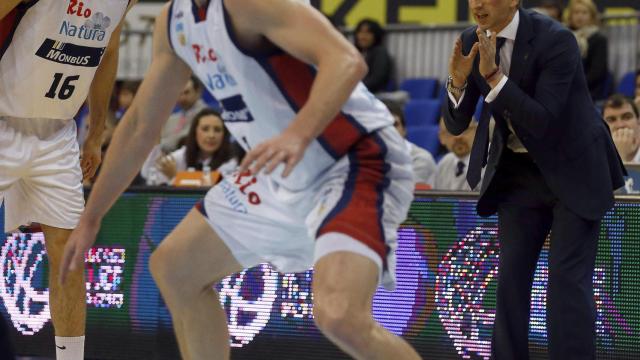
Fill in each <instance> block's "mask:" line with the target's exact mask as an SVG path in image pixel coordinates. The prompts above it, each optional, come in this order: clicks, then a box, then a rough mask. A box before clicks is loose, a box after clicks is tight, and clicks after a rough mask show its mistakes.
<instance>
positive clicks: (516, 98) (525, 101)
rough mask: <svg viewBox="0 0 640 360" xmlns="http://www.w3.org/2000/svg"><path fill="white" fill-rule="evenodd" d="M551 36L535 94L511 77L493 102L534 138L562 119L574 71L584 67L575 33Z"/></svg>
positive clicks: (494, 107)
mask: <svg viewBox="0 0 640 360" xmlns="http://www.w3.org/2000/svg"><path fill="white" fill-rule="evenodd" d="M551 38H552V39H553V41H549V44H548V46H547V47H546V48H545V50H544V51H543V53H544V55H542V56H543V58H541V59H540V60H539V61H540V65H539V68H540V71H539V73H538V76H537V82H536V86H535V91H534V96H533V97H531V96H529V95H528V94H527V93H525V92H524V91H523V90H522V89H520V87H519V86H518V84H516V83H515V82H513V81H512V80H511V79H509V80H508V81H507V83H506V84H505V86H504V87H503V88H502V90H501V91H500V93H499V94H498V96H497V97H496V99H495V100H494V101H493V103H492V106H493V110H494V112H498V113H500V114H506V115H508V117H509V118H510V119H511V120H512V121H513V122H514V123H517V124H518V125H520V126H521V127H522V128H524V129H525V130H526V131H527V132H529V133H530V134H531V135H532V136H534V137H535V138H542V137H543V136H544V135H545V134H546V132H547V129H548V127H550V126H554V124H559V123H560V120H561V119H560V114H561V113H562V111H563V108H564V107H565V106H567V99H568V97H569V92H570V91H571V88H572V86H573V84H572V82H573V79H574V76H575V73H576V71H579V70H580V71H581V67H580V66H579V64H580V62H581V61H582V58H581V57H580V51H579V50H578V43H577V42H576V39H575V37H574V36H573V34H571V33H570V32H569V31H568V30H565V31H558V32H557V33H555V34H553V36H552V37H551Z"/></svg>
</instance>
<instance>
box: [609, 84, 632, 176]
mask: <svg viewBox="0 0 640 360" xmlns="http://www.w3.org/2000/svg"><path fill="white" fill-rule="evenodd" d="M602 116H603V117H604V120H605V121H606V122H607V125H609V129H611V135H612V136H613V142H614V143H615V144H616V149H618V153H619V154H620V157H621V158H622V161H624V162H626V163H636V164H640V116H639V115H638V107H637V106H636V104H635V103H634V102H633V101H632V100H631V99H630V98H627V97H626V96H624V95H622V94H615V95H612V96H611V97H609V98H608V99H607V101H606V102H605V103H604V107H603V109H602Z"/></svg>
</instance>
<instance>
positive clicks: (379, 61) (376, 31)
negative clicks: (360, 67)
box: [355, 19, 393, 93]
mask: <svg viewBox="0 0 640 360" xmlns="http://www.w3.org/2000/svg"><path fill="white" fill-rule="evenodd" d="M383 40H384V29H383V28H382V26H380V24H379V23H378V22H376V21H375V20H371V19H364V20H361V21H360V22H359V23H358V25H357V26H356V29H355V46H356V48H357V49H358V50H359V51H360V53H361V54H362V56H363V57H364V59H365V61H366V62H367V66H369V72H368V73H367V75H366V76H365V77H364V79H363V80H362V82H363V83H364V84H365V85H366V86H367V88H368V89H369V91H371V92H372V93H377V92H381V91H385V89H386V88H387V85H388V84H389V82H390V81H391V74H392V68H393V61H392V60H391V55H389V52H388V51H387V48H386V47H385V46H384V43H383Z"/></svg>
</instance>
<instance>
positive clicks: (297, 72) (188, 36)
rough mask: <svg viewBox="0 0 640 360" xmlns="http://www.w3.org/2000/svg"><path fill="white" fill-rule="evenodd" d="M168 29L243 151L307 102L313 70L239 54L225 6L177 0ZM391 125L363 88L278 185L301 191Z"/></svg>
mask: <svg viewBox="0 0 640 360" xmlns="http://www.w3.org/2000/svg"><path fill="white" fill-rule="evenodd" d="M168 30H169V41H170V43H171V46H172V47H173V49H174V51H175V52H176V54H177V55H178V56H179V57H180V58H181V59H182V60H184V62H185V63H186V64H188V65H189V66H190V67H191V69H192V70H193V73H194V74H195V75H196V76H197V77H198V78H199V79H200V80H201V81H202V82H203V84H204V85H205V87H206V88H207V89H208V90H209V91H210V92H211V93H212V94H213V96H214V97H215V98H216V99H218V101H220V104H221V106H222V108H223V114H222V117H223V120H224V122H225V125H226V126H227V128H228V129H229V131H230V132H231V134H233V136H234V137H235V138H236V139H238V141H239V142H240V144H241V145H242V146H243V147H244V148H245V149H246V150H248V149H250V148H252V147H255V146H256V145H258V144H260V143H262V142H264V141H265V140H267V139H269V138H272V137H274V136H276V135H278V134H280V133H281V132H282V131H283V130H285V129H286V128H287V126H288V125H289V123H291V121H292V120H293V119H294V117H295V116H296V114H297V112H298V111H299V110H300V108H302V106H303V105H304V104H305V102H306V101H307V99H308V97H309V93H310V92H311V86H312V84H313V81H314V78H315V74H316V70H315V69H314V68H313V67H312V66H309V65H308V64H305V63H303V62H302V61H300V60H298V59H296V58H294V57H293V56H291V55H289V54H287V53H285V52H284V51H283V50H280V49H276V50H274V51H271V52H269V53H256V52H253V51H250V50H248V49H244V48H242V47H241V45H239V44H238V43H237V41H236V40H235V35H234V33H233V28H232V25H231V23H230V19H229V14H228V13H227V12H226V9H225V8H224V4H223V1H222V0H211V1H210V2H209V4H208V7H206V8H198V7H196V5H194V3H193V2H192V1H190V0H174V1H173V2H172V4H171V10H170V13H169V23H168ZM391 125H393V118H392V117H391V115H390V113H389V112H388V110H387V109H386V107H385V106H384V104H382V103H381V102H380V101H379V100H378V99H376V98H375V97H374V96H373V95H372V94H371V93H370V92H369V91H368V90H367V88H366V87H365V86H364V85H363V84H361V83H360V84H358V86H357V87H356V89H355V90H354V91H353V93H352V94H351V96H350V98H349V100H348V101H347V102H346V104H345V105H344V107H343V108H342V111H341V112H340V113H339V114H338V115H337V116H336V118H335V119H334V120H333V121H332V122H331V124H330V125H329V126H328V127H327V129H326V130H325V131H324V133H323V134H321V135H320V136H319V137H318V138H317V139H316V141H314V142H312V143H311V145H310V146H309V148H307V151H306V153H305V156H304V158H303V159H302V161H301V162H300V163H299V164H298V165H297V166H296V168H295V170H294V172H293V173H292V174H291V175H290V176H289V177H288V178H287V179H279V178H278V176H277V175H276V177H275V180H276V181H277V182H278V183H281V184H283V185H285V187H287V188H288V189H292V190H295V189H302V188H304V187H306V186H308V185H309V184H310V183H311V182H313V181H314V180H315V179H316V178H317V177H318V175H319V174H321V173H322V172H323V171H325V170H326V169H327V168H328V167H329V166H331V165H332V164H334V163H335V161H336V160H337V159H339V158H340V157H342V156H344V155H345V154H347V152H348V151H349V149H350V148H351V146H352V145H353V144H355V143H356V142H357V141H358V140H360V139H361V138H362V137H363V136H366V135H367V134H369V133H371V132H373V131H376V130H378V129H380V128H383V127H386V126H391ZM274 173H276V174H279V173H280V171H278V170H276V171H275V172H274Z"/></svg>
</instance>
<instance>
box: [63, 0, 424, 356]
mask: <svg viewBox="0 0 640 360" xmlns="http://www.w3.org/2000/svg"><path fill="white" fill-rule="evenodd" d="M366 71H367V69H366V65H365V64H364V62H363V60H362V59H361V57H360V55H359V54H358V52H357V50H356V49H355V48H353V47H352V46H351V45H350V44H349V43H348V42H347V41H346V40H345V39H344V37H342V35H341V34H339V33H338V32H337V31H335V30H334V29H333V28H332V26H331V25H330V24H329V23H328V22H327V21H326V20H325V19H324V17H323V16H322V15H321V14H320V13H319V12H317V11H315V10H314V9H313V8H312V7H310V6H308V5H304V4H301V3H299V2H296V1H295V0H272V1H264V0H224V1H223V0H210V1H207V0H199V1H196V2H195V3H194V2H192V1H191V0H174V1H173V2H171V3H170V4H168V6H166V7H165V8H164V10H163V11H162V13H161V15H160V16H159V17H158V19H157V20H156V28H155V33H154V54H153V61H152V64H151V68H150V69H149V71H148V73H147V75H146V77H145V79H144V82H143V83H142V85H141V87H140V90H139V92H138V94H137V96H136V98H135V100H134V102H133V104H132V106H131V107H130V109H129V110H128V112H127V113H126V114H125V117H124V119H123V121H122V122H121V123H120V125H119V127H118V129H117V130H116V133H115V135H114V138H113V140H112V142H111V146H110V148H109V151H108V153H107V155H106V158H105V163H104V165H103V168H102V169H103V170H102V172H101V174H100V176H99V178H98V180H97V183H96V184H95V186H94V188H93V190H92V192H91V196H90V198H89V201H88V204H87V208H86V210H85V212H84V213H83V215H82V217H81V220H80V224H79V226H78V227H77V228H76V230H75V231H74V233H73V234H72V235H71V239H70V242H69V243H68V244H67V247H66V249H65V258H64V261H63V263H64V264H63V265H64V266H65V267H64V268H63V269H62V270H61V271H62V276H63V277H62V280H63V281H64V276H65V275H66V271H69V269H70V270H71V271H73V269H77V267H78V266H80V263H81V261H82V258H83V256H84V253H85V251H86V250H87V249H88V248H89V247H90V246H91V244H92V243H93V242H94V240H95V236H96V234H97V232H98V229H99V226H100V221H101V219H102V218H103V216H104V215H105V213H106V212H107V210H108V209H109V207H110V206H111V205H112V204H113V203H114V202H115V201H116V199H117V197H118V196H119V195H120V194H121V193H122V192H123V191H124V190H125V188H126V186H127V184H128V183H129V181H130V180H131V179H132V178H133V177H134V176H135V174H136V173H137V171H138V169H139V168H140V166H141V165H142V163H143V162H144V160H145V157H146V155H147V154H148V153H149V151H150V149H151V148H152V146H153V145H154V139H157V138H158V136H159V134H160V130H161V128H162V125H163V124H162V121H159V119H166V118H167V116H168V115H169V113H170V112H171V108H172V106H173V104H174V103H175V99H176V98H177V96H178V94H179V93H180V91H181V89H182V87H183V86H184V84H185V83H186V81H187V80H188V79H189V76H190V74H191V72H193V73H194V74H195V75H196V76H198V77H199V78H200V80H201V81H202V82H203V84H204V85H205V86H206V87H207V89H208V90H209V91H211V92H212V93H213V94H214V96H215V97H216V98H217V99H218V100H219V101H220V102H221V104H222V106H223V108H224V111H223V118H224V120H225V124H226V126H227V127H228V128H229V130H230V132H231V133H232V134H233V135H234V137H235V138H236V139H238V140H239V141H240V144H241V145H242V146H243V147H244V148H245V149H246V150H247V151H248V153H247V156H246V159H245V161H244V162H243V164H242V166H241V168H240V169H239V170H238V171H237V172H235V173H229V174H224V178H223V180H222V181H220V182H219V183H218V184H217V185H216V186H214V187H213V188H212V189H211V190H210V191H209V192H208V193H207V195H206V196H205V199H204V201H203V202H202V203H200V204H199V205H198V206H196V209H194V210H192V211H191V212H190V213H189V214H188V215H187V216H186V217H185V219H184V220H183V221H182V222H181V223H180V224H179V225H178V226H177V227H176V229H174V230H173V232H171V234H170V235H168V237H167V238H166V239H165V240H164V241H163V242H162V243H161V244H160V246H159V247H158V249H157V250H156V251H155V252H154V253H153V255H152V256H151V260H150V268H151V272H152V274H153V276H154V279H155V280H156V282H157V284H158V286H159V288H160V290H161V292H162V294H163V297H164V299H165V302H166V303H167V306H168V307H169V309H170V311H171V314H172V317H173V323H174V328H175V331H176V335H177V339H178V342H179V345H180V351H181V353H182V356H183V357H184V358H185V359H228V358H229V333H228V330H227V325H226V323H225V320H226V315H225V312H224V310H223V309H222V308H221V306H220V302H219V300H218V298H217V296H218V294H217V293H216V291H215V289H214V288H213V285H214V284H215V283H216V282H218V281H219V280H221V279H222V278H224V277H225V276H227V275H230V274H232V273H235V272H239V271H241V270H242V269H244V268H247V267H251V266H255V265H257V264H259V263H261V262H269V263H271V264H272V265H273V266H274V267H276V268H277V269H278V270H280V271H282V272H295V271H304V270H306V269H307V268H309V267H310V266H312V265H314V267H315V274H314V277H315V278H314V282H313V291H314V317H315V321H316V324H317V325H318V327H319V328H320V330H321V331H322V332H323V333H324V334H325V335H326V336H327V337H328V338H329V339H330V340H331V341H333V342H334V343H335V344H337V345H338V346H339V347H340V348H342V349H343V350H344V351H345V352H346V353H348V354H350V355H351V356H353V357H355V358H357V359H367V360H371V359H385V360H388V359H419V356H418V354H417V353H416V352H415V351H414V350H413V349H412V348H411V346H409V344H408V343H407V342H405V341H404V340H403V339H402V338H400V337H397V336H394V335H392V334H391V333H390V332H388V331H387V330H385V329H384V328H382V327H381V326H380V325H379V324H377V323H376V322H375V321H374V319H373V317H372V311H371V306H372V298H373V295H374V292H375V290H376V288H377V286H378V284H379V282H382V284H383V285H385V286H386V287H387V288H392V287H393V286H394V281H395V280H394V271H395V260H394V259H395V257H394V250H395V246H396V236H397V235H396V231H397V228H398V226H399V224H400V223H401V222H402V221H403V220H404V218H405V216H406V213H407V211H408V208H409V205H410V202H411V200H412V196H413V174H412V170H411V160H410V157H409V154H408V153H407V151H406V147H405V146H404V142H403V139H402V138H401V137H400V135H399V134H398V133H397V131H396V130H395V129H394V127H393V119H392V117H391V115H390V114H389V112H388V111H387V110H386V108H385V106H384V105H383V104H382V103H381V102H379V101H378V100H377V99H375V97H373V96H372V95H371V94H370V93H369V91H368V90H367V89H366V88H365V87H364V85H362V84H361V83H360V82H359V81H360V80H361V79H362V77H363V76H364V75H365V73H366ZM246 169H249V170H250V171H245V170H246Z"/></svg>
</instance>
